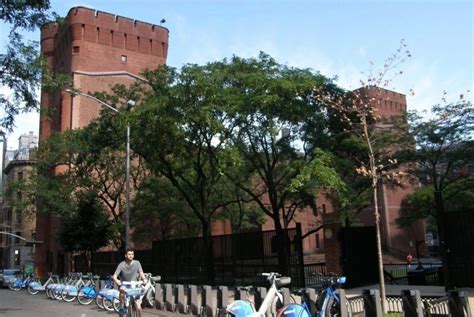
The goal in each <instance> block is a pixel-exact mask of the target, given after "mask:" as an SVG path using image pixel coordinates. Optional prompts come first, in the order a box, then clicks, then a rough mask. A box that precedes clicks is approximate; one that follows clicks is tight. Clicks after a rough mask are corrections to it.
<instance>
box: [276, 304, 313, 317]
mask: <svg viewBox="0 0 474 317" xmlns="http://www.w3.org/2000/svg"><path fill="white" fill-rule="evenodd" d="M277 317H311V316H310V314H309V313H308V312H307V311H306V309H304V307H303V306H301V305H298V304H290V305H287V306H285V307H283V308H282V309H281V310H280V311H279V312H278V313H277Z"/></svg>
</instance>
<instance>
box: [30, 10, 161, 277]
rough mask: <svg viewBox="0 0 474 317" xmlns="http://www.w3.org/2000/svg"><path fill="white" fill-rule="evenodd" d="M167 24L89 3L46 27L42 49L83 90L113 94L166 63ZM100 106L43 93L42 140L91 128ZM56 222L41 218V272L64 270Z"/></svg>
mask: <svg viewBox="0 0 474 317" xmlns="http://www.w3.org/2000/svg"><path fill="white" fill-rule="evenodd" d="M168 35H169V32H168V30H167V29H166V28H164V27H161V26H158V25H154V24H150V23H146V22H141V21H137V20H133V19H130V18H126V17H121V16H116V15H113V14H110V13H106V12H101V11H96V10H93V9H89V8H84V7H75V8H72V9H71V10H69V12H68V14H67V16H66V18H65V20H64V22H63V23H61V24H58V23H49V24H46V25H44V26H43V27H42V29H41V51H42V53H43V54H44V55H45V56H46V58H47V61H48V65H49V67H50V68H51V69H53V70H54V71H56V72H61V73H66V74H69V75H70V77H71V82H72V83H73V86H74V87H75V88H76V89H79V90H80V91H81V92H84V93H89V94H90V93H94V92H96V91H106V92H111V87H113V86H114V85H116V84H124V85H130V84H131V83H133V82H134V81H136V80H144V79H143V78H142V77H141V76H140V73H141V71H142V70H144V69H146V68H148V69H155V68H156V67H158V66H159V65H162V64H165V63H166V56H167V52H168ZM100 110H101V106H100V105H98V104H97V103H96V102H95V101H93V100H90V99H88V98H85V97H81V96H77V97H75V98H72V97H71V96H70V95H69V94H67V93H65V92H64V91H63V92H54V93H51V92H44V91H43V92H42V94H41V118H40V132H39V137H40V143H41V141H44V140H45V139H47V138H48V136H49V135H51V133H53V132H63V131H66V130H68V129H77V128H81V127H84V126H86V125H87V124H88V123H89V122H90V121H91V120H92V119H94V118H96V117H98V116H99V113H100ZM57 226H58V223H57V220H56V219H54V218H53V217H51V216H39V217H38V218H37V231H36V239H37V240H41V241H43V244H42V245H41V246H39V247H38V248H37V251H36V262H37V266H38V271H39V272H38V273H39V274H41V275H44V274H45V273H46V272H48V271H55V272H58V273H62V270H63V269H64V264H65V263H64V262H65V259H64V254H63V253H62V251H61V249H60V247H59V245H58V244H57V242H56V239H55V232H56V230H57Z"/></svg>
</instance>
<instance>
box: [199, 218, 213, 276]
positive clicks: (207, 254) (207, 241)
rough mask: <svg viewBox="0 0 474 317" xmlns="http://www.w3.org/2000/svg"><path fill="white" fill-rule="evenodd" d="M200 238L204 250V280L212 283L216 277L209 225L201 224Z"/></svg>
mask: <svg viewBox="0 0 474 317" xmlns="http://www.w3.org/2000/svg"><path fill="white" fill-rule="evenodd" d="M202 238H203V248H204V267H205V268H204V269H205V274H206V277H205V278H206V280H207V281H209V282H212V283H214V282H215V278H216V276H215V269H214V252H213V241H212V236H211V227H210V224H209V223H204V222H203V223H202Z"/></svg>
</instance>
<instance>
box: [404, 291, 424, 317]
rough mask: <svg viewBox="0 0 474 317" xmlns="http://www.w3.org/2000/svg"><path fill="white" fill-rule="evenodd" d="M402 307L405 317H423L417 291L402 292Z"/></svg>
mask: <svg viewBox="0 0 474 317" xmlns="http://www.w3.org/2000/svg"><path fill="white" fill-rule="evenodd" d="M402 305H403V313H404V316H405V317H423V306H422V305H421V296H420V291H419V290H402Z"/></svg>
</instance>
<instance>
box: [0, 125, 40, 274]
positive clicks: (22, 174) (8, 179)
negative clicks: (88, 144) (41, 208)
mask: <svg viewBox="0 0 474 317" xmlns="http://www.w3.org/2000/svg"><path fill="white" fill-rule="evenodd" d="M18 141H19V142H18V143H19V144H18V148H17V149H15V150H8V151H4V157H3V162H4V163H3V164H4V168H3V177H2V185H3V186H2V193H3V199H2V208H1V210H0V227H1V228H0V229H1V230H0V231H4V232H8V233H11V234H14V235H16V236H19V237H22V239H20V238H18V237H14V236H9V235H5V234H2V235H0V248H1V250H2V251H1V255H2V266H3V267H5V268H18V269H22V268H23V266H24V265H25V263H28V262H32V261H33V260H34V247H33V246H32V245H31V244H29V243H28V241H30V242H31V241H34V240H35V232H36V209H35V206H34V205H33V204H32V203H30V201H29V199H28V197H27V195H26V193H24V192H23V191H22V186H21V184H23V183H24V182H27V181H28V179H29V177H30V175H31V173H32V171H33V167H34V164H35V163H36V149H37V147H38V136H37V135H34V134H33V132H30V133H29V134H23V135H21V136H20V138H19V139H18Z"/></svg>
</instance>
